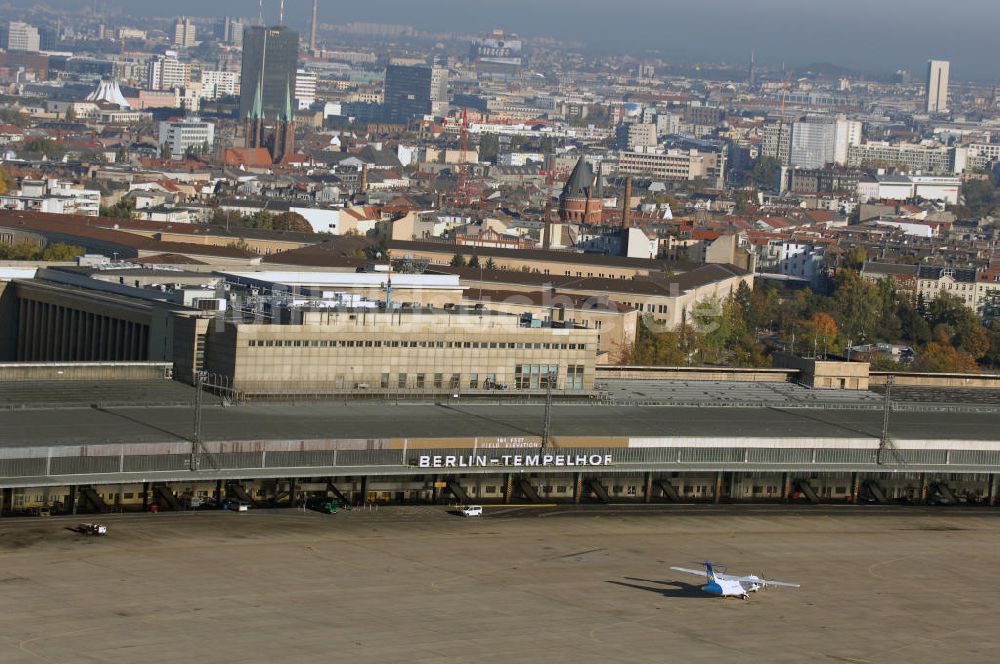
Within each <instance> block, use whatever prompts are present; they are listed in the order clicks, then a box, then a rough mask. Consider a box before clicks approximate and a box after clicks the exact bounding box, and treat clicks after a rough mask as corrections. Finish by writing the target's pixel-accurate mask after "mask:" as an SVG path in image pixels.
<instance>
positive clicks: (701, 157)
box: [618, 149, 725, 180]
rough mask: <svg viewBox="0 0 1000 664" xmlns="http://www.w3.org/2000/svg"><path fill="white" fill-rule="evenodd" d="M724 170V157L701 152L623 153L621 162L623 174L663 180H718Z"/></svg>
mask: <svg viewBox="0 0 1000 664" xmlns="http://www.w3.org/2000/svg"><path fill="white" fill-rule="evenodd" d="M724 168H725V158H724V157H723V156H722V155H720V154H718V153H716V152H699V151H698V150H678V149H671V150H666V151H665V152H623V153H622V155H621V159H620V160H619V161H618V172H619V173H620V174H622V175H647V176H650V177H653V178H656V179H660V180H697V179H699V178H709V179H718V178H719V177H721V176H722V173H723V170H724Z"/></svg>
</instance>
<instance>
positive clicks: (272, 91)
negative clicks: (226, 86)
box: [240, 25, 299, 120]
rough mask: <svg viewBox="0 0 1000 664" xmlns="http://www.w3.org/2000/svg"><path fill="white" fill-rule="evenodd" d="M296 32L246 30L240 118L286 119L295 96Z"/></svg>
mask: <svg viewBox="0 0 1000 664" xmlns="http://www.w3.org/2000/svg"><path fill="white" fill-rule="evenodd" d="M298 58H299V33H297V32H295V31H294V30H292V29H290V28H287V27H285V26H283V25H279V26H274V27H270V28H267V27H263V26H259V25H255V26H250V27H248V28H246V30H245V31H244V33H243V71H242V73H241V74H240V117H241V118H244V119H245V118H248V117H251V115H252V114H254V113H256V114H257V115H258V116H259V117H260V118H261V119H264V120H276V119H278V118H279V117H285V116H286V115H287V114H288V109H290V108H291V105H292V99H293V98H294V95H295V68H296V64H297V63H298Z"/></svg>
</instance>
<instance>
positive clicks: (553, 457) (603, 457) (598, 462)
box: [417, 454, 612, 468]
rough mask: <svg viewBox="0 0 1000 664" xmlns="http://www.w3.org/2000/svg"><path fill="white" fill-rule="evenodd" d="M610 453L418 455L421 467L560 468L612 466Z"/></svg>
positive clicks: (418, 463)
mask: <svg viewBox="0 0 1000 664" xmlns="http://www.w3.org/2000/svg"><path fill="white" fill-rule="evenodd" d="M611 457H612V455H610V454H501V455H499V456H488V455H485V454H483V455H479V454H470V455H467V456H466V455H455V456H452V455H425V456H420V457H417V466H418V467H420V468H485V467H488V466H506V467H512V468H552V467H555V468H560V467H571V466H585V467H592V466H610V465H611V464H612V458H611Z"/></svg>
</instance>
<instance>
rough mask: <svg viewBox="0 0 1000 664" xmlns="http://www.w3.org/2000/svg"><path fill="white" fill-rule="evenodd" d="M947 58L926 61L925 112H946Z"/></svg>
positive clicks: (948, 65) (948, 66) (948, 64)
mask: <svg viewBox="0 0 1000 664" xmlns="http://www.w3.org/2000/svg"><path fill="white" fill-rule="evenodd" d="M949 68H950V63H949V62H948V61H947V60H930V61H928V62H927V112H928V113H947V112H948V70H949Z"/></svg>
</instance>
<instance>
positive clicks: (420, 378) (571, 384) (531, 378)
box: [335, 364, 584, 390]
mask: <svg viewBox="0 0 1000 664" xmlns="http://www.w3.org/2000/svg"><path fill="white" fill-rule="evenodd" d="M583 370H584V365H582V364H571V365H569V366H568V367H566V389H570V390H582V389H583ZM411 376H412V380H411ZM335 381H336V387H337V389H344V387H345V382H344V377H343V376H336V378H335ZM558 382H559V367H558V366H556V365H539V364H519V365H517V367H516V368H515V370H514V387H515V388H516V389H519V390H538V389H543V390H544V389H547V388H549V387H551V388H552V389H557V388H558V386H559V385H558ZM467 385H468V386H469V389H470V390H478V389H484V390H493V389H497V388H502V387H506V386H505V385H503V384H502V383H500V382H499V381H497V375H496V373H493V372H489V373H483V374H480V373H478V372H477V373H470V374H468V383H467ZM429 386H432V387H434V389H438V390H440V389H444V387H445V374H443V373H435V374H431V381H430V385H428V380H427V374H424V373H417V374H408V373H401V374H397V375H396V384H395V386H394V387H396V388H397V389H401V390H404V389H409V388H416V389H418V390H422V389H426V388H427V387H429ZM447 386H448V389H449V390H457V389H461V387H462V374H460V373H453V374H451V375H450V376H449V377H448V381H447ZM379 387H381V388H382V389H383V390H387V389H389V388H390V387H393V385H392V374H389V373H384V374H382V376H381V381H380V385H379Z"/></svg>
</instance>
